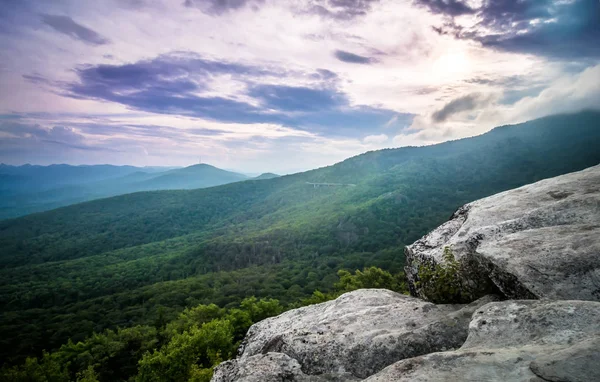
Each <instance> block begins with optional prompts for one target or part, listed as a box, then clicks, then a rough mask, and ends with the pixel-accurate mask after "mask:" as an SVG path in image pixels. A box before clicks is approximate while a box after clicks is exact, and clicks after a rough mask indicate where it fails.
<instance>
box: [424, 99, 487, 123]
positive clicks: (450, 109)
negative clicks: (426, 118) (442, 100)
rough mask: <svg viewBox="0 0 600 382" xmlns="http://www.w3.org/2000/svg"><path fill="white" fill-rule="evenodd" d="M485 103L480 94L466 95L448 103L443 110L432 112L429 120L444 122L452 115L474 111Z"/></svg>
mask: <svg viewBox="0 0 600 382" xmlns="http://www.w3.org/2000/svg"><path fill="white" fill-rule="evenodd" d="M485 102H486V100H485V99H484V98H483V97H482V96H481V95H480V94H477V93H474V94H468V95H466V96H463V97H459V98H456V99H453V100H452V101H450V102H448V103H447V104H446V105H444V107H443V108H441V109H440V110H438V111H436V112H434V113H433V114H432V115H431V119H432V120H433V121H434V122H444V121H446V120H447V119H448V118H450V117H451V116H452V115H454V114H457V113H462V112H464V111H471V110H474V109H475V108H477V107H478V106H481V105H482V104H484V103H485Z"/></svg>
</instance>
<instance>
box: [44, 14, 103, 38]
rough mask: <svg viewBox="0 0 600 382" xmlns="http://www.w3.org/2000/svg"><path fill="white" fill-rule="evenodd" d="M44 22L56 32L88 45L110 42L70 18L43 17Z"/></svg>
mask: <svg viewBox="0 0 600 382" xmlns="http://www.w3.org/2000/svg"><path fill="white" fill-rule="evenodd" d="M42 21H43V22H44V23H45V24H47V25H49V26H51V27H52V28H54V30H56V31H57V32H60V33H64V34H66V35H68V36H71V37H72V38H74V39H77V40H79V41H83V42H85V43H86V44H90V45H104V44H108V43H109V42H110V41H109V40H108V39H107V38H105V37H103V36H101V35H100V34H98V33H97V32H95V31H93V30H91V29H90V28H87V27H84V26H83V25H81V24H78V23H76V22H75V21H73V19H72V18H70V17H68V16H58V15H42Z"/></svg>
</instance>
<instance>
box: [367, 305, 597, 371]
mask: <svg viewBox="0 0 600 382" xmlns="http://www.w3.org/2000/svg"><path fill="white" fill-rule="evenodd" d="M599 344H600V303H598V302H592V301H531V300H527V301H525V300H522V301H505V302H494V303H490V304H487V305H485V306H484V307H482V308H480V309H479V310H478V311H477V312H475V314H474V315H473V320H472V321H471V323H470V325H469V336H468V338H467V341H466V342H465V343H464V345H463V346H462V347H461V348H460V349H458V350H455V351H448V352H438V353H432V354H427V355H424V356H420V357H415V358H411V359H406V360H403V361H400V362H397V363H395V364H393V365H391V366H389V367H387V368H385V369H384V370H382V371H381V372H379V373H377V374H375V375H373V376H371V377H370V378H367V379H366V380H365V381H366V382H383V381H385V382H389V381H411V382H421V381H498V382H500V381H502V382H504V381H526V382H530V381H531V382H533V381H536V382H543V381H569V382H576V381H581V382H583V381H599V380H600V352H599V351H598V349H600V347H599Z"/></svg>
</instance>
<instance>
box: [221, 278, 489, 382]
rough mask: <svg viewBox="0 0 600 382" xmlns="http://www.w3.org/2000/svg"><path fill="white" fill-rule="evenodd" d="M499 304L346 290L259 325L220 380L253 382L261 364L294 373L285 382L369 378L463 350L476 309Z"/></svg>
mask: <svg viewBox="0 0 600 382" xmlns="http://www.w3.org/2000/svg"><path fill="white" fill-rule="evenodd" d="M492 300H494V298H492V297H486V298H483V299H480V300H478V301H476V302H474V303H472V304H470V305H434V304H432V303H428V302H425V301H422V300H419V299H416V298H414V297H410V296H405V295H402V294H399V293H395V292H392V291H389V290H385V289H362V290H358V291H354V292H350V293H346V294H344V295H342V296H340V297H339V298H337V299H336V300H333V301H328V302H325V303H322V304H317V305H312V306H307V307H304V308H300V309H295V310H291V311H288V312H286V313H283V314H281V315H279V316H277V317H272V318H268V319H266V320H263V321H261V322H259V323H257V324H255V325H253V326H252V327H251V328H250V330H249V331H248V334H247V336H246V338H245V340H244V344H243V345H242V348H241V355H240V357H239V358H238V359H237V360H234V361H229V362H228V363H225V364H222V365H221V366H219V367H218V369H217V371H216V373H215V379H214V380H215V381H220V382H227V381H253V380H254V379H251V377H250V374H248V373H247V371H248V370H253V369H256V370H258V369H257V368H255V367H253V366H251V365H254V364H257V363H260V364H262V365H269V366H264V368H266V369H268V370H270V371H269V373H271V374H270V375H284V374H286V373H287V374H286V375H289V376H290V378H291V379H289V378H288V379H286V381H287V380H290V381H304V379H303V378H306V377H307V376H321V377H323V376H327V378H329V379H327V380H332V379H331V378H342V379H341V380H352V379H353V378H354V379H363V378H366V377H368V376H370V375H372V374H374V373H376V372H378V371H379V370H381V369H383V368H384V367H386V366H388V365H390V364H392V363H394V362H396V361H398V360H401V359H405V358H411V357H415V356H418V355H422V354H427V353H431V352H437V351H445V350H449V349H453V348H457V347H459V346H461V345H462V344H463V342H464V341H465V339H466V338H467V333H468V325H469V321H470V319H471V315H472V314H473V312H474V311H476V309H478V308H479V307H481V306H482V305H484V304H486V303H488V302H490V301H492ZM274 353H278V354H283V355H285V357H282V356H277V357H278V358H273V357H275V356H273V354H274ZM265 355H269V362H263V361H264V360H265ZM296 365H299V366H300V368H299V369H298V368H297V367H296ZM292 376H293V378H292ZM252 378H253V377H252ZM263 380H267V379H266V377H264V379H263Z"/></svg>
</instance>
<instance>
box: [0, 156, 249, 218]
mask: <svg viewBox="0 0 600 382" xmlns="http://www.w3.org/2000/svg"><path fill="white" fill-rule="evenodd" d="M245 179H248V177H247V176H245V175H242V174H238V173H234V172H231V171H225V170H221V169H219V168H216V167H214V166H211V165H208V164H198V165H193V166H189V167H184V168H173V167H134V166H112V165H80V166H71V165H66V164H58V165H50V166H38V165H23V166H10V165H5V164H0V196H1V197H2V199H1V201H0V219H3V218H10V217H17V216H20V215H26V214H29V213H33V212H41V211H45V210H50V209H54V208H57V207H62V206H66V205H70V204H75V203H80V202H84V201H88V200H93V199H99V198H104V197H109V196H115V195H122V194H127V193H132V192H138V191H156V190H177V189H193V188H203V187H212V186H218V185H222V184H226V183H231V182H237V181H240V180H245Z"/></svg>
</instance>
